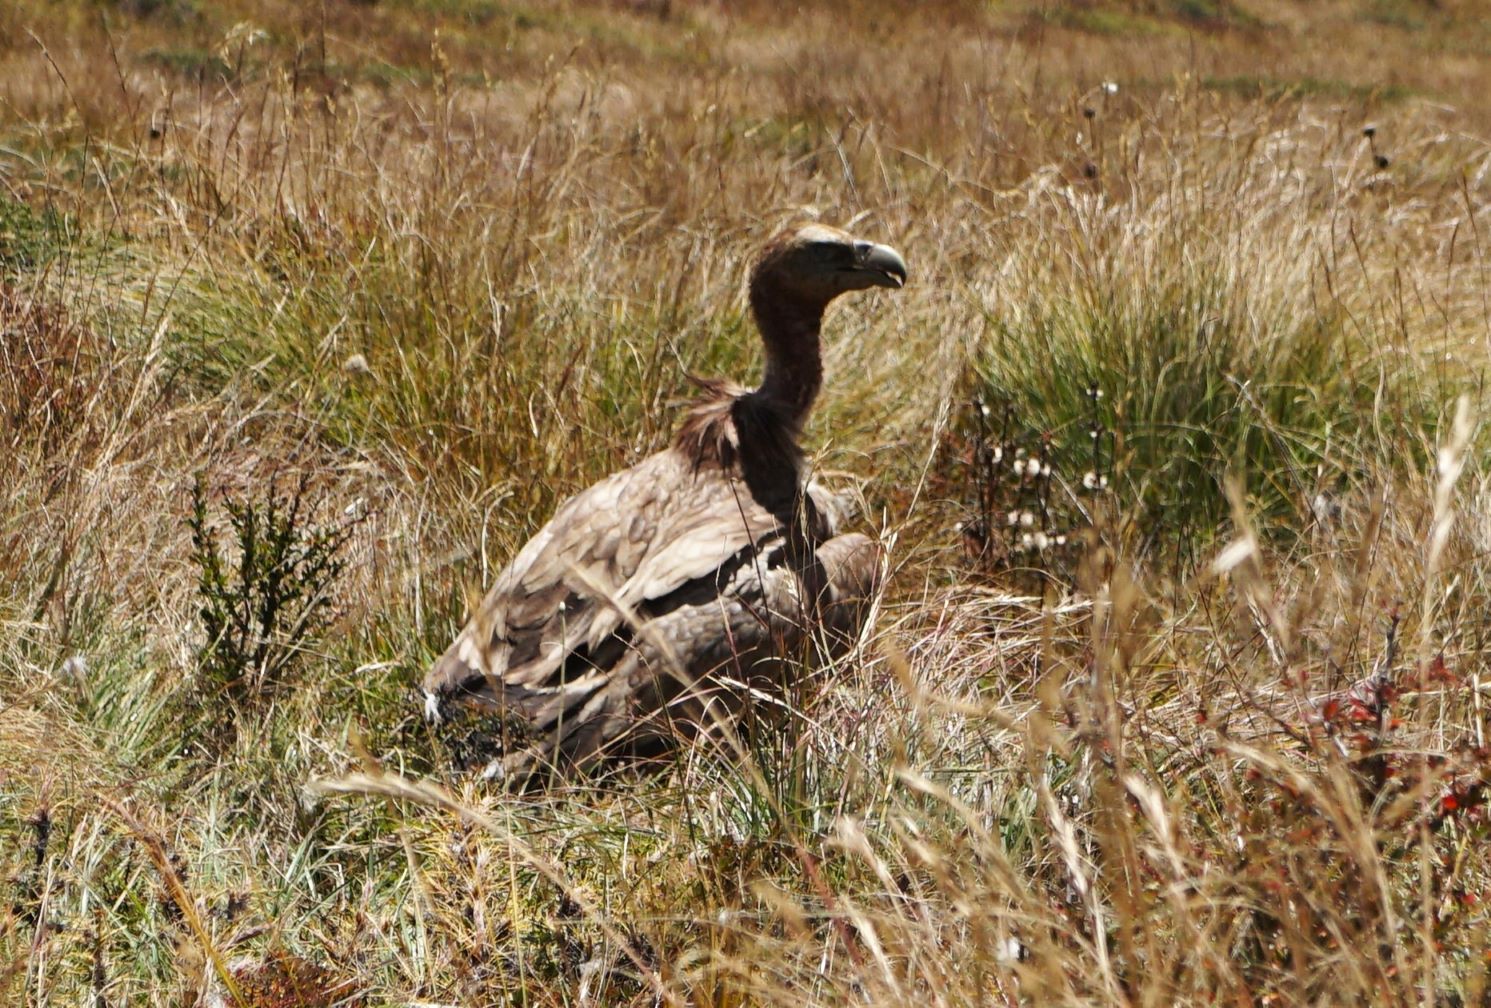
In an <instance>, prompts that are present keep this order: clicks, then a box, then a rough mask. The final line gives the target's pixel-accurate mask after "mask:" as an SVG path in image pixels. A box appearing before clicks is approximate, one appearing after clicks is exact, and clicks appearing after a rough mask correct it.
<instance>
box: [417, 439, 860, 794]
mask: <svg viewBox="0 0 1491 1008" xmlns="http://www.w3.org/2000/svg"><path fill="white" fill-rule="evenodd" d="M810 494H811V495H812V496H813V498H814V499H817V498H818V497H819V496H820V495H819V493H817V492H816V488H811V489H810ZM818 511H819V513H820V514H821V515H824V516H827V515H830V514H832V513H833V511H832V509H831V508H830V507H829V506H828V505H827V504H826V502H825V503H824V505H823V506H822V507H820V508H819V509H818ZM829 520H831V519H828V518H827V517H825V518H824V520H823V521H824V524H825V525H826V524H827V523H828V521H829ZM818 531H819V533H820V535H819V536H818V537H816V538H819V541H820V542H821V543H822V544H823V545H822V546H820V548H819V554H820V555H821V561H820V562H821V564H824V565H828V566H829V567H831V568H832V569H827V570H824V571H821V572H820V575H819V576H818V577H814V578H811V579H810V581H816V582H817V583H818V584H819V585H820V586H824V585H826V586H828V587H830V588H833V587H837V586H839V585H840V584H842V585H844V586H847V587H849V588H851V589H852V588H854V587H855V583H856V579H857V578H858V574H856V573H853V572H847V573H846V572H841V571H840V570H839V567H840V566H841V564H840V560H839V558H840V555H841V554H844V555H853V556H854V558H855V560H856V563H857V564H858V565H860V566H862V565H863V564H864V562H866V561H868V563H869V564H871V565H873V564H874V563H875V562H876V561H877V560H878V555H876V554H874V549H873V547H869V545H868V541H867V540H863V538H862V537H858V536H853V537H850V536H844V537H839V538H838V539H834V540H828V539H827V535H831V534H832V530H831V529H828V528H822V529H820V530H818ZM823 533H827V535H823ZM849 540H857V541H863V542H864V544H865V546H866V547H867V549H866V550H863V551H859V552H858V553H856V551H855V549H854V547H853V546H852V545H849V546H847V547H846V543H847V542H848V541H849ZM846 548H847V549H848V553H847V554H845V550H846ZM787 560H788V558H787V536H786V535H785V533H784V528H783V523H782V521H781V520H780V519H779V518H778V516H776V515H774V514H772V513H771V512H770V511H768V510H766V509H765V508H763V507H762V506H761V505H760V504H759V503H757V502H756V501H755V499H754V498H753V497H752V496H751V494H750V492H749V491H748V490H747V488H746V486H745V484H744V482H743V481H742V480H741V479H740V477H739V476H738V475H737V474H735V473H734V472H732V471H731V470H729V469H721V468H718V467H714V466H706V467H703V468H700V469H694V468H692V467H691V466H690V465H689V464H688V462H687V461H686V460H685V459H684V457H683V456H682V455H680V454H679V453H678V452H676V451H673V450H668V451H663V452H660V453H658V454H656V455H653V456H651V457H649V458H647V459H645V460H643V461H642V462H641V463H639V464H638V465H636V466H634V467H633V468H631V469H628V470H626V471H624V472H620V473H617V474H615V475H613V476H610V477H608V478H607V479H605V480H602V481H601V482H600V483H597V484H595V485H594V486H592V487H590V488H589V489H587V490H585V491H583V492H581V493H580V494H578V495H576V496H575V497H572V498H571V499H569V500H568V501H566V502H565V503H564V504H563V505H561V506H560V508H559V509H558V511H557V512H556V513H555V515H554V518H553V519H552V520H551V521H550V522H549V523H548V524H547V525H545V526H544V527H543V528H542V529H541V530H540V531H539V532H538V534H537V535H535V536H534V537H533V539H532V540H531V541H529V543H528V544H527V545H526V546H524V547H523V549H522V550H521V551H520V552H519V553H518V555H517V556H516V557H515V558H514V559H513V561H512V563H511V564H510V565H509V566H508V567H507V568H506V569H505V570H504V571H503V572H502V573H501V574H500V575H499V576H498V578H497V580H496V582H495V583H494V585H493V587H492V589H491V591H490V592H488V594H487V596H486V598H485V599H484V600H483V601H482V603H481V605H480V606H479V607H478V609H477V610H476V612H474V613H473V614H472V616H471V619H470V620H469V622H468V623H467V625H466V627H465V629H464V630H463V631H462V632H461V634H460V635H459V636H458V637H457V638H456V640H455V641H454V643H452V645H451V646H450V648H449V649H448V650H447V651H446V653H445V654H444V655H443V656H442V657H441V658H440V659H439V660H438V661H437V662H436V663H435V665H434V667H433V668H432V669H431V670H430V672H429V674H428V675H427V676H426V678H425V682H424V688H425V692H426V694H428V695H431V696H433V697H435V698H436V702H437V703H438V702H439V700H442V699H445V698H453V699H460V700H464V701H467V702H470V703H474V705H475V706H476V707H478V708H479V709H486V710H489V711H491V712H494V713H498V714H501V715H502V716H503V734H504V736H505V737H504V739H503V740H502V743H501V745H500V748H501V749H502V751H503V753H504V756H503V759H502V762H501V768H502V769H504V770H505V771H507V772H509V773H514V774H517V773H523V772H529V771H531V770H533V769H536V767H537V766H540V765H543V764H550V765H554V766H563V767H571V766H577V765H581V766H582V765H587V764H589V763H591V762H593V761H594V759H595V758H596V757H598V756H599V755H601V754H603V753H606V752H610V751H615V750H616V749H618V748H619V747H622V746H624V747H625V749H626V751H627V752H629V753H633V754H637V753H640V752H642V751H644V750H649V749H655V748H661V747H662V739H663V738H664V737H665V736H666V735H668V734H676V732H677V727H678V726H677V724H676V723H673V722H676V721H677V720H678V719H679V718H680V717H681V716H682V715H683V714H684V713H687V714H688V715H689V716H690V717H693V718H697V717H699V716H700V715H701V713H702V710H701V708H700V699H701V697H702V696H703V694H702V693H701V692H700V690H698V689H696V688H695V687H697V686H698V685H699V684H700V682H701V681H702V680H703V679H704V677H706V676H709V675H710V674H711V673H715V672H717V671H719V670H720V669H721V668H722V667H723V666H725V665H729V664H734V665H735V666H738V668H737V673H736V674H738V675H742V676H745V677H746V679H748V680H750V679H754V678H756V677H757V676H760V675H770V674H772V673H771V672H770V670H769V669H768V666H771V665H772V662H771V659H773V658H777V657H780V655H781V654H782V653H783V651H782V645H783V644H784V643H788V641H786V640H785V638H787V637H793V636H795V637H801V636H803V634H804V633H805V631H804V630H803V627H804V625H805V621H804V620H803V619H802V618H801V616H802V612H803V608H802V607H803V602H804V600H803V598H802V593H803V588H802V586H803V584H805V583H809V582H807V581H804V578H803V576H802V574H801V572H799V571H794V568H793V566H792V565H790V564H789V563H788V562H787ZM867 584H868V582H867ZM820 590H821V588H820ZM851 594H854V595H856V596H858V594H859V593H858V592H857V591H854V592H851ZM864 594H865V595H868V591H865V592H864ZM854 625H856V626H857V624H854ZM758 666H759V667H758ZM739 685H740V684H739V683H738V682H737V683H736V686H737V687H738V686H739ZM681 698H684V699H681ZM670 705H671V706H670ZM732 705H733V698H732ZM684 707H687V708H688V710H687V712H685V711H684V710H683V708H684ZM649 717H651V718H653V719H656V718H658V717H661V719H662V721H663V722H668V723H666V724H654V725H653V726H652V727H651V728H647V727H644V726H643V724H642V722H643V721H644V720H646V719H647V718H649Z"/></svg>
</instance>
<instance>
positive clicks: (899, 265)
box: [853, 241, 906, 289]
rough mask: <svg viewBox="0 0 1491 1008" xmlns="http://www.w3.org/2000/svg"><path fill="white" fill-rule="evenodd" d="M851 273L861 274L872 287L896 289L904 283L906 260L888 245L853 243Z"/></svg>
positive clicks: (864, 242)
mask: <svg viewBox="0 0 1491 1008" xmlns="http://www.w3.org/2000/svg"><path fill="white" fill-rule="evenodd" d="M853 272H855V273H860V274H863V275H864V276H865V277H866V279H868V280H869V281H870V285H871V286H873V287H890V288H893V289H894V288H897V287H900V286H901V285H903V284H904V283H905V282H906V260H904V259H902V258H901V254H900V253H899V252H897V251H896V250H895V249H893V248H891V247H890V246H889V245H872V244H870V243H869V242H867V241H857V242H855V243H854V267H853Z"/></svg>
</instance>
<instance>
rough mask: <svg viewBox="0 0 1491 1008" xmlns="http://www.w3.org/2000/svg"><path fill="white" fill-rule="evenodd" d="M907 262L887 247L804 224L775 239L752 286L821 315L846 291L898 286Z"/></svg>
mask: <svg viewBox="0 0 1491 1008" xmlns="http://www.w3.org/2000/svg"><path fill="white" fill-rule="evenodd" d="M905 282H906V261H905V260H904V259H902V258H901V256H900V254H899V253H898V252H897V251H896V250H895V249H893V248H891V247H890V246H889V245H876V244H873V243H872V242H867V241H862V240H860V239H858V238H855V237H854V236H853V235H851V234H848V233H847V232H844V231H840V230H839V229H838V228H834V227H828V226H827V225H824V224H806V225H803V226H801V227H798V228H794V229H793V230H790V231H786V232H784V233H783V234H780V235H778V236H777V237H776V238H775V239H773V240H772V242H771V243H770V244H769V245H767V247H766V249H765V250H764V251H763V252H762V254H761V258H760V259H759V260H757V262H756V268H755V270H754V271H753V273H752V277H751V286H752V288H753V289H756V290H770V291H771V292H772V293H773V295H774V296H775V297H777V298H780V299H783V300H787V301H792V302H796V303H797V304H799V305H801V306H802V307H804V308H807V309H809V310H814V309H816V310H818V311H821V310H822V309H823V307H824V306H826V305H827V304H828V302H830V301H832V300H833V299H834V298H836V297H838V296H839V295H840V294H843V293H846V292H848V291H855V290H864V289H865V288H868V287H891V288H895V287H900V286H901V285H902V284H904V283H905Z"/></svg>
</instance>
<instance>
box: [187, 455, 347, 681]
mask: <svg viewBox="0 0 1491 1008" xmlns="http://www.w3.org/2000/svg"><path fill="white" fill-rule="evenodd" d="M306 494H307V483H306V479H305V478H304V477H302V478H301V480H300V482H299V483H298V484H297V485H296V487H295V489H294V491H293V492H291V493H290V494H289V495H288V497H281V496H279V495H277V494H276V493H275V492H274V491H273V490H270V491H267V492H266V493H265V495H264V497H263V499H262V500H261V501H259V502H257V503H255V502H252V501H247V502H246V501H243V500H232V499H230V500H227V501H225V502H224V505H223V507H224V510H225V511H226V512H227V519H228V530H227V535H226V538H227V539H228V540H229V541H230V544H231V545H230V546H229V548H228V550H227V551H226V552H225V551H223V550H222V549H221V548H220V545H219V544H220V540H222V539H223V538H225V536H224V534H223V532H222V531H221V530H220V529H219V528H217V527H215V526H213V525H212V524H211V523H210V522H209V520H208V516H207V490H206V485H205V482H204V480H203V477H202V476H201V474H198V476H197V480H196V482H195V483H194V484H193V487H192V512H191V516H190V518H189V519H188V523H189V524H190V526H191V533H192V559H193V560H194V561H195V562H196V565H197V571H198V573H197V592H198V594H199V596H200V598H201V606H200V608H199V609H198V616H199V618H200V619H201V621H202V628H203V630H205V631H206V643H205V644H204V645H203V647H202V652H201V671H202V674H203V676H204V677H205V680H206V682H207V683H208V684H209V688H210V689H211V690H212V691H213V692H219V693H224V694H227V695H228V696H230V697H231V698H233V699H235V700H245V699H253V698H256V697H258V696H260V695H262V694H265V693H267V692H272V691H273V690H274V689H276V688H278V687H279V686H281V685H283V684H284V682H285V680H286V677H287V676H288V674H289V673H290V671H291V670H292V669H293V667H294V665H295V664H296V662H297V661H298V660H299V658H300V656H301V655H302V653H303V652H304V650H305V647H306V645H307V644H308V643H309V642H310V641H311V640H313V639H314V638H315V637H316V636H317V634H319V633H320V631H321V630H322V629H324V628H325V626H326V624H327V623H328V621H329V620H330V617H331V615H332V612H331V600H332V591H333V588H334V586H335V584H336V581H337V579H338V577H340V575H341V573H342V571H343V569H344V568H345V567H346V560H345V559H343V558H342V556H341V551H342V547H343V546H344V545H346V543H347V540H348V539H349V538H350V537H351V535H352V531H353V529H354V528H355V525H356V520H355V519H353V520H351V521H348V522H346V523H345V524H342V525H339V526H336V527H332V528H325V527H320V526H315V525H307V524H306V514H305V511H306Z"/></svg>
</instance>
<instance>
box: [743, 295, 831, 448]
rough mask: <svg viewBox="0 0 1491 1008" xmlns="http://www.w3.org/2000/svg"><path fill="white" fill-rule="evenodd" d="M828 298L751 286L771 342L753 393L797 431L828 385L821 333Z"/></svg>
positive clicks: (759, 318) (765, 338)
mask: <svg viewBox="0 0 1491 1008" xmlns="http://www.w3.org/2000/svg"><path fill="white" fill-rule="evenodd" d="M825 307H827V306H826V304H814V303H810V302H807V301H804V300H801V299H795V298H788V297H782V296H780V294H779V293H778V292H777V291H774V290H771V289H770V287H769V286H768V285H764V284H759V283H758V284H755V285H753V286H752V288H751V314H752V315H754V316H755V319H756V328H758V329H759V330H761V340H762V342H763V343H765V344H766V374H765V376H764V377H763V378H762V381H761V385H760V387H759V388H757V389H756V390H755V391H754V392H751V393H750V397H751V398H752V399H754V400H755V401H756V402H758V403H760V404H762V405H767V406H769V407H771V408H772V409H773V410H775V411H780V415H781V416H782V418H783V419H785V420H786V421H787V422H788V423H789V424H790V425H791V426H792V433H793V435H796V434H797V432H798V431H800V430H801V429H802V425H803V421H805V420H806V419H807V416H808V411H809V410H811V409H812V408H813V400H815V399H817V398H818V390H819V389H820V388H821V387H822V385H823V360H822V358H821V356H820V349H819V342H818V333H819V330H820V329H821V328H822V325H823V309H824V308H825Z"/></svg>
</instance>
